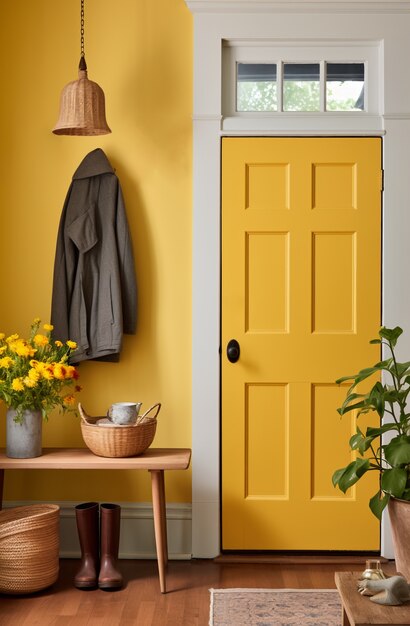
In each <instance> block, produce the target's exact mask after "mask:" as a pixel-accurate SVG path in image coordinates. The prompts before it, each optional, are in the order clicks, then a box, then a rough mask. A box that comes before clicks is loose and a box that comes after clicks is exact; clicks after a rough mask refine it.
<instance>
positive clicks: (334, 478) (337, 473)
mask: <svg viewBox="0 0 410 626" xmlns="http://www.w3.org/2000/svg"><path fill="white" fill-rule="evenodd" d="M345 471H346V468H345V467H342V468H341V469H338V470H336V471H335V472H334V473H333V476H332V483H333V487H336V485H337V484H338V483H339V479H340V477H341V476H343V474H344V473H345Z"/></svg>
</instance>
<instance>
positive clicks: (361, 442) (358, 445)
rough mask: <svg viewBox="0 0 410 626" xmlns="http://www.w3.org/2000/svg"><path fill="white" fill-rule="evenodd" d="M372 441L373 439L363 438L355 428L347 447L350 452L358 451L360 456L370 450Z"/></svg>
mask: <svg viewBox="0 0 410 626" xmlns="http://www.w3.org/2000/svg"><path fill="white" fill-rule="evenodd" d="M373 440H374V437H365V436H364V435H363V433H362V432H361V430H360V428H357V432H356V434H355V435H352V437H350V439H349V446H350V448H351V449H352V450H358V451H359V452H360V454H361V455H362V456H363V454H364V453H365V452H366V450H368V449H369V448H370V446H371V445H372V443H373Z"/></svg>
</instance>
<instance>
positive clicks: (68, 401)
mask: <svg viewBox="0 0 410 626" xmlns="http://www.w3.org/2000/svg"><path fill="white" fill-rule="evenodd" d="M74 402H75V398H74V396H73V395H72V394H69V395H67V396H64V398H63V403H64V404H65V406H73V404H74Z"/></svg>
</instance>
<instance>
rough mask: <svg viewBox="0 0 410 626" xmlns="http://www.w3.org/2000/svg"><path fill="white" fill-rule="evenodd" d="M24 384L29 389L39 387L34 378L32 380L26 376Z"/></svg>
mask: <svg viewBox="0 0 410 626" xmlns="http://www.w3.org/2000/svg"><path fill="white" fill-rule="evenodd" d="M23 382H24V384H25V386H26V387H29V388H32V387H35V386H36V385H37V381H36V380H33V378H30V376H25V377H24V379H23Z"/></svg>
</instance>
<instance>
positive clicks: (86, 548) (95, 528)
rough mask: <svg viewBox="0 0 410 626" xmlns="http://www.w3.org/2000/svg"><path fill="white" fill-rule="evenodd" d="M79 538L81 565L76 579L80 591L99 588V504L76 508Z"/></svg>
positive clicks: (91, 503) (75, 582)
mask: <svg viewBox="0 0 410 626" xmlns="http://www.w3.org/2000/svg"><path fill="white" fill-rule="evenodd" d="M75 518H76V521H77V530H78V538H79V540H80V548H81V565H80V569H79V570H78V572H77V574H76V575H75V577H74V585H75V587H77V588H78V589H92V588H93V587H96V586H97V576H98V566H99V558H98V555H99V523H98V502H85V503H84V504H79V505H78V506H76V507H75Z"/></svg>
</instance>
